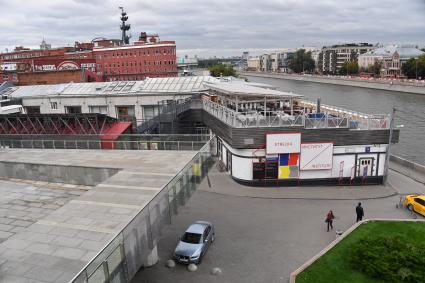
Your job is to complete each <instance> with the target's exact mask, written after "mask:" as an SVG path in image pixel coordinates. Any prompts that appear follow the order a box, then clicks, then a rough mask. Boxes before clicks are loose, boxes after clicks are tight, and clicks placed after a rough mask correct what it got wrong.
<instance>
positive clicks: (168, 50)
mask: <svg viewBox="0 0 425 283" xmlns="http://www.w3.org/2000/svg"><path fill="white" fill-rule="evenodd" d="M175 54H176V49H175V48H164V49H162V50H160V49H155V50H151V49H146V50H143V51H142V50H138V51H136V50H134V51H120V52H117V51H113V52H104V53H100V54H97V55H96V59H102V58H104V59H105V58H125V57H137V56H139V57H140V56H150V55H152V56H160V55H175Z"/></svg>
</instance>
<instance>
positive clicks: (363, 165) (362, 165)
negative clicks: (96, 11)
mask: <svg viewBox="0 0 425 283" xmlns="http://www.w3.org/2000/svg"><path fill="white" fill-rule="evenodd" d="M372 172H373V158H372V157H367V158H360V159H359V171H358V174H357V176H359V177H363V176H365V175H366V176H372Z"/></svg>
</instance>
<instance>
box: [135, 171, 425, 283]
mask: <svg viewBox="0 0 425 283" xmlns="http://www.w3.org/2000/svg"><path fill="white" fill-rule="evenodd" d="M209 177H210V181H211V187H209V186H208V182H207V181H206V180H204V182H203V184H202V187H201V189H200V190H198V191H197V192H195V193H194V195H193V196H192V198H191V199H190V200H189V201H188V202H187V204H186V206H184V207H183V208H182V209H181V211H180V213H179V215H177V216H175V217H174V218H173V221H172V222H173V223H172V224H171V225H170V226H168V227H167V229H166V231H165V233H164V236H163V238H162V239H161V242H160V244H159V253H160V262H159V263H158V264H157V265H155V266H153V267H151V268H147V269H144V270H141V271H139V273H138V274H137V275H136V277H135V278H134V280H133V283H138V282H149V283H156V282H158V283H159V282H206V283H208V282H229V283H231V282H236V283H237V282H241V283H242V282H244V283H251V282H252V283H262V282H288V280H289V275H290V273H291V272H292V271H294V270H295V269H297V268H298V267H299V266H300V265H302V264H303V263H304V262H305V261H307V260H308V259H309V258H311V257H312V256H314V255H315V254H316V253H318V252H319V251H320V250H322V249H323V248H324V247H326V246H327V245H328V244H329V243H330V242H331V241H333V240H334V239H335V232H334V231H331V232H327V231H326V223H325V222H324V219H325V216H326V214H327V212H328V211H329V210H330V209H332V210H333V211H334V214H335V215H336V220H335V222H334V226H335V228H334V230H335V229H341V230H347V229H348V228H349V227H350V226H351V225H353V224H354V222H355V217H356V216H355V206H356V204H357V202H358V199H361V202H362V204H363V206H364V209H365V216H366V218H395V219H405V218H412V215H411V214H410V213H409V212H408V211H406V210H404V209H397V208H396V204H397V203H398V201H399V196H398V195H397V194H398V193H400V194H406V193H411V192H417V193H420V192H422V193H425V186H424V185H423V184H422V183H418V182H415V181H413V180H411V179H409V178H407V177H406V176H403V175H401V174H399V173H397V172H394V171H390V177H389V183H390V184H392V185H389V186H387V187H384V186H369V187H342V188H341V187H334V188H332V187H331V188H323V187H312V188H279V189H277V188H247V187H242V186H240V185H238V184H236V183H235V182H233V181H232V180H230V177H228V176H226V175H224V174H223V173H217V172H214V170H213V171H212V172H211V173H210V176H209ZM244 189H247V190H246V191H244ZM307 190H310V192H311V193H310V195H308V192H307ZM374 190H375V191H374ZM293 191H296V192H298V196H299V197H298V198H296V197H294V192H293ZM248 194H249V195H248ZM341 194H343V195H344V196H345V197H344V199H337V198H338V196H340V195H341ZM368 195H370V196H371V197H368ZM350 196H351V199H349V197H350ZM201 219H202V220H207V221H211V222H213V223H214V224H215V226H216V241H215V242H214V243H213V244H212V246H211V248H210V249H209V250H208V252H207V253H206V256H205V258H204V260H203V262H202V264H201V265H200V266H199V269H198V270H197V271H196V272H189V271H187V269H186V267H185V266H182V265H177V266H176V267H175V268H173V269H169V268H167V267H165V265H164V263H165V261H166V260H167V259H169V258H171V257H172V253H173V251H174V248H175V246H176V244H177V241H178V237H179V236H181V234H182V233H183V232H184V230H185V229H186V227H187V226H188V225H189V224H191V223H192V222H194V221H196V220H201ZM214 267H218V268H220V269H221V270H222V274H221V275H218V276H214V275H211V274H210V272H211V269H212V268H214Z"/></svg>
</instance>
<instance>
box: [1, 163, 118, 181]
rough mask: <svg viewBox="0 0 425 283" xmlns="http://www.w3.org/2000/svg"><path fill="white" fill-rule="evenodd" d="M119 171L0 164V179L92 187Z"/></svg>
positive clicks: (28, 164)
mask: <svg viewBox="0 0 425 283" xmlns="http://www.w3.org/2000/svg"><path fill="white" fill-rule="evenodd" d="M118 171H119V169H114V168H94V167H78V166H63V165H45V164H31V163H17V162H6V161H2V162H0V177H1V178H18V179H26V180H35V181H44V182H55V183H67V184H75V185H87V186H94V185H97V184H99V183H100V182H102V181H104V180H106V179H107V178H109V177H110V176H112V175H114V174H116V173H117V172H118Z"/></svg>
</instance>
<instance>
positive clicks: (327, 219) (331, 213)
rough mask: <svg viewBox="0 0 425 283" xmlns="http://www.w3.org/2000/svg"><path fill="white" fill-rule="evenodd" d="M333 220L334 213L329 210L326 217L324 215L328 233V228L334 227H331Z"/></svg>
mask: <svg viewBox="0 0 425 283" xmlns="http://www.w3.org/2000/svg"><path fill="white" fill-rule="evenodd" d="M334 218H335V216H334V213H333V212H332V210H329V212H328V215H326V223H328V232H329V227H331V229H333V228H334V226H333V225H332V223H333V221H334Z"/></svg>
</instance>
